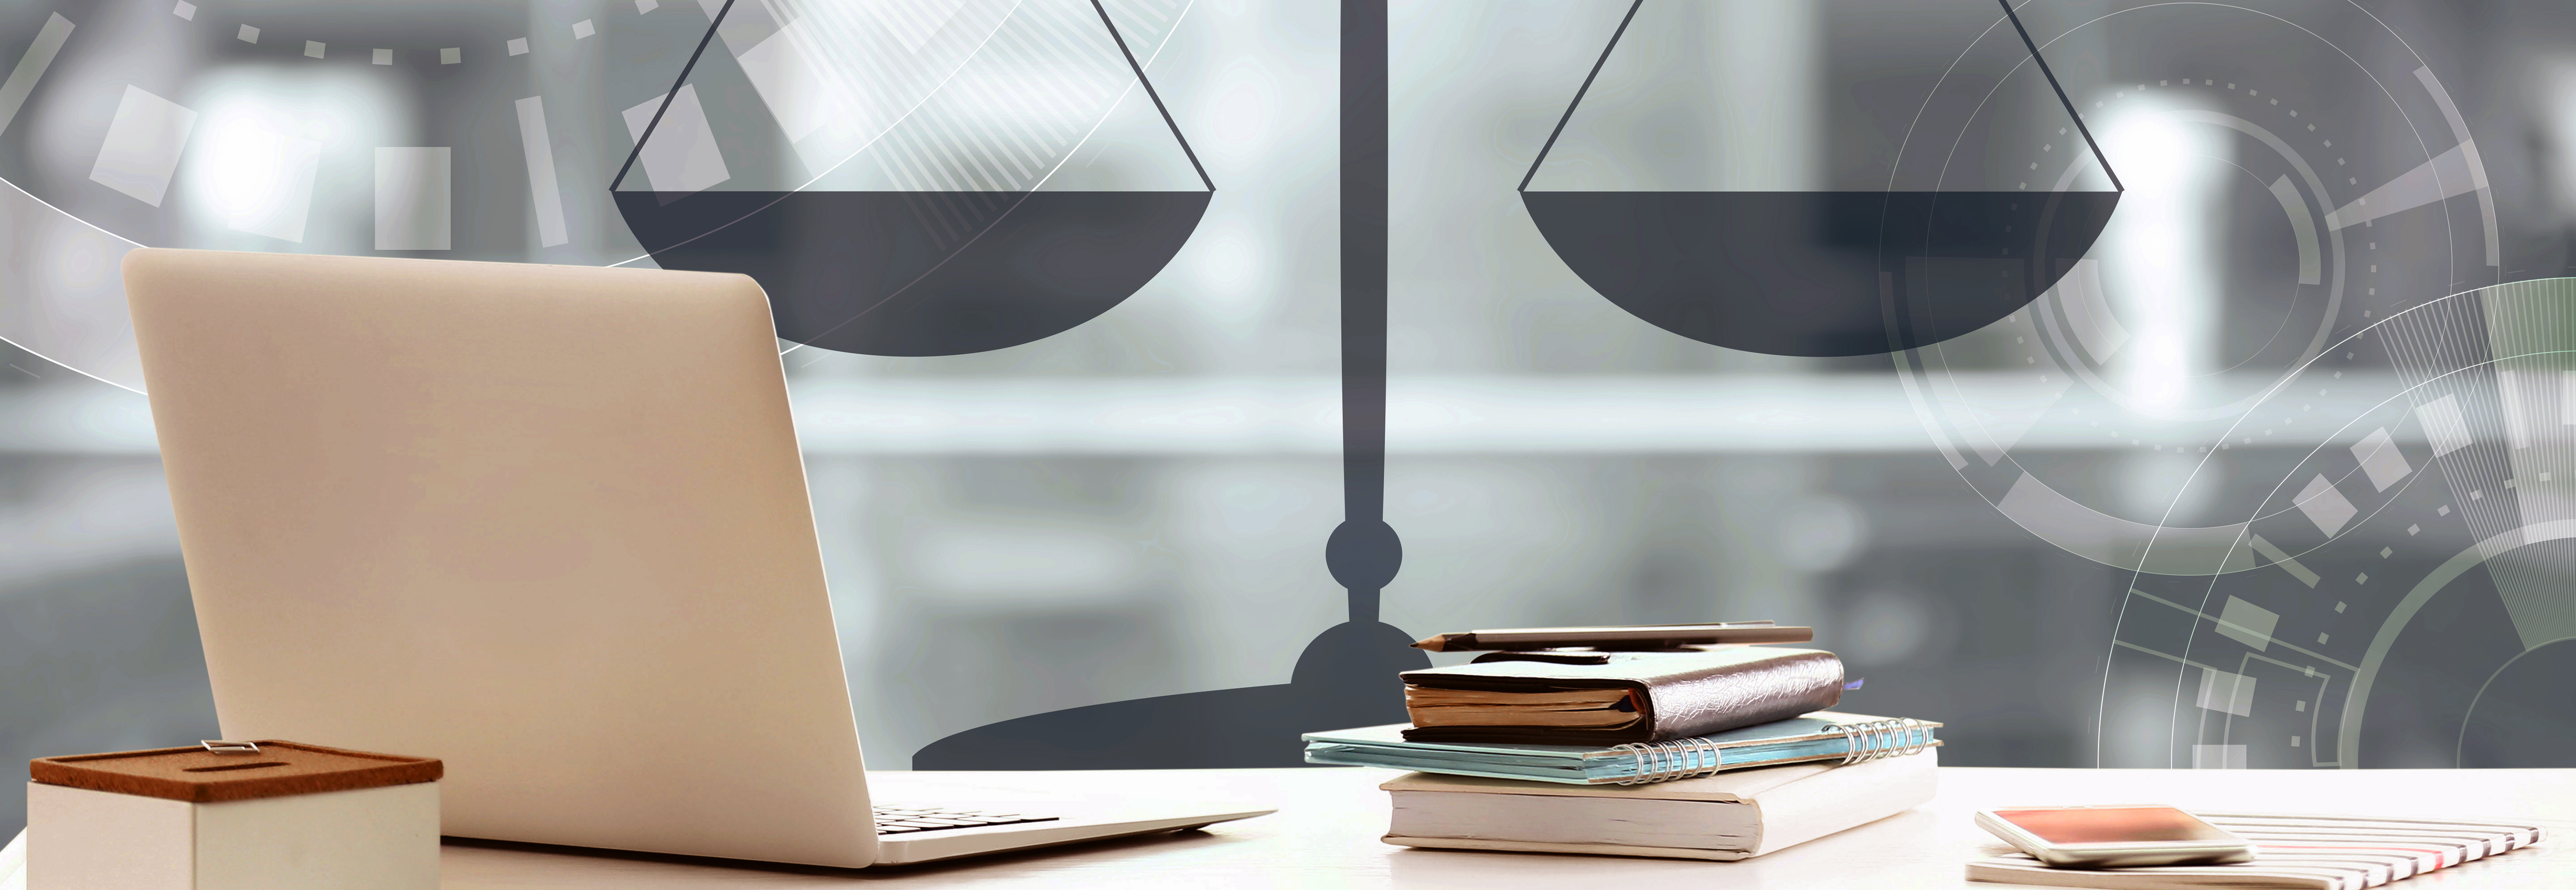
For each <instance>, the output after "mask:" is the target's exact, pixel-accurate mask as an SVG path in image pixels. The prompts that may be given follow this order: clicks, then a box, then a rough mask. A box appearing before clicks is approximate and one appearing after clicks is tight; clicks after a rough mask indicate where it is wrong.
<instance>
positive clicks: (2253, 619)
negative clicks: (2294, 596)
mask: <svg viewBox="0 0 2576 890" xmlns="http://www.w3.org/2000/svg"><path fill="white" fill-rule="evenodd" d="M2280 624H2281V613H2279V612H2274V611H2272V610H2270V609H2266V608H2263V607H2262V606H2257V605H2255V604H2253V603H2249V602H2246V601H2244V600H2241V599H2238V598H2236V597H2232V596H2231V597H2228V598H2227V605H2226V607H2224V608H2221V609H2219V610H2218V635H2219V636H2222V637H2226V638H2228V639H2231V640H2235V641H2237V642H2239V643H2243V644H2245V645H2248V646H2252V647H2254V651H2256V652H2261V651H2263V650H2266V649H2270V648H2272V628H2275V627H2278V626H2280Z"/></svg>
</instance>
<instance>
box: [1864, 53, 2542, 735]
mask: <svg viewBox="0 0 2576 890" xmlns="http://www.w3.org/2000/svg"><path fill="white" fill-rule="evenodd" d="M2077 12H2078V11H2077V10H2075V9H2072V8H2071V4H2049V3H2034V4H2031V5H2029V6H2026V7H2023V8H2022V15H2023V16H2024V19H2025V21H2026V22H2028V23H2029V25H2030V27H2031V30H2032V32H2033V36H2034V37H2035V38H2037V39H2038V40H2039V41H2040V45H2041V48H2042V51H2044V52H2048V53H2050V54H2051V55H2052V57H2053V58H2059V59H2073V60H2083V61H2082V62H2076V61H2070V62H2066V63H2062V64H2063V65H2064V66H2065V67H2068V68H2077V67H2079V66H2082V70H2080V71H2079V72H2078V73H2074V74H2070V75H2067V79H2068V81H2069V82H2068V83H2067V89H2068V91H2069V92H2070V93H2071V94H2074V95H2075V96H2076V101H2077V104H2078V107H2079V109H2080V110H2081V112H2082V113H2083V114H2084V115H2085V116H2086V119H2087V120H2088V121H2090V122H2091V125H2092V130H2093V132H2094V133H2095V134H2096V135H2097V136H2098V137H2099V138H2100V142H2101V145H2102V150H2103V152H2104V154H2105V155H2106V156H2107V157H2108V159H2109V160H2110V162H2111V163H2112V164H2113V165H2115V166H2116V167H2117V168H2118V169H2119V171H2120V172H2121V175H2122V177H2123V178H2124V179H2125V180H2126V182H2127V184H2128V186H2129V192H2128V194H2127V196H2126V198H2125V200H2124V201H2123V203H2122V205H2121V208H2120V213H2119V215H2118V216H2117V217H2115V218H2114V219H2113V220H2112V222H2111V224H2110V226H2109V227H2108V229H2107V230H2106V231H2105V232H2104V234H2103V236H2102V238H2101V240H2100V242H2099V243H2097V244H2096V245H2095V247H2094V248H2093V250H2092V252H2091V254H2090V255H2089V256H2088V257H2086V258H2085V259H2083V260H2081V261H2080V262H2079V263H2078V264H2077V267H2076V268H2075V269H2073V270H2072V271H2070V272H2069V273H2068V274H2067V276H2066V277H2065V278H2064V279H2063V280H2061V281H2060V282H2059V283H2058V285H2057V286H2056V287H2055V288H2053V289H2052V290H2051V291H2050V292H2048V293H2047V294H2044V295H2043V296H2042V297H2041V298H2040V299H2039V300H2037V301H2035V302H2033V303H2032V304H2031V305H2030V306H2029V307H2027V308H2026V309H2025V310H2024V311H2022V312H2019V313H2016V314H2014V315H2011V316H2008V317H2006V318H2005V319H2004V320H2003V321H2002V322H1999V323H1997V324H1995V325H1992V326H1990V327H1988V328H1986V329H1984V330H1981V331H1978V332H1976V333H1974V334H1971V335H1969V336H1966V337H1962V338H1959V339H1958V340H1955V341H1951V342H1948V343H1942V344H1938V345H1935V346H1930V347H1926V348H1922V349H1917V350H1912V351H1909V352H1906V353H1902V354H1899V355H1898V356H1897V363H1898V366H1899V369H1900V371H1901V372H1902V374H1903V375H1904V377H1905V380H1906V384H1907V388H1908V392H1909V393H1910V395H1911V396H1912V398H1913V401H1914V404H1915V405H1916V407H1917V409H1918V413H1919V414H1920V415H1921V417H1922V418H1923V420H1924V422H1925V425H1926V427H1927V429H1928V430H1929V431H1930V432H1931V433H1932V435H1933V438H1934V440H1935V441H1936V442H1937V443H1938V445H1939V448H1940V450H1941V451H1942V453H1943V454H1944V456H1945V457H1946V458H1947V459H1948V461H1949V463H1950V464H1951V465H1952V467H1953V468H1955V469H1956V470H1957V471H1958V472H1959V474H1960V476H1961V478H1963V479H1964V480H1965V481H1966V482H1967V483H1968V484H1969V485H1970V486H1971V487H1972V488H1974V489H1975V490H1976V491H1977V492H1978V493H1979V494H1980V495H1982V496H1983V497H1984V498H1985V499H1986V500H1987V501H1988V502H1990V503H1992V504H1993V505H1994V506H1995V508H1996V509H1997V510H1999V511H2000V512H2002V513H2003V514H2004V515H2005V516H2006V517H2008V518H2010V519H2012V520H2013V521H2014V522H2015V523H2017V524H2019V525H2021V526H2022V527H2023V528H2025V529H2027V530H2029V531H2030V532H2031V533H2032V534H2034V535H2036V536H2038V537H2040V538H2042V539H2044V540H2047V541H2048V542H2050V543H2052V544H2054V545H2056V546H2058V547H2060V548H2063V549H2065V550H2067V551H2068V552H2071V553H2075V554H2078V555H2081V556H2084V557H2086V558H2089V559H2092V560H2095V561H2097V562H2100V563H2103V564H2105V565H2108V566H2112V567H2114V568H2115V569H2118V570H2120V571H2119V572H2118V573H2117V576H2118V577H2119V578H2120V579H2121V580H2122V581H2123V582H2125V587H2126V592H2125V594H2124V596H2123V598H2122V601H2121V606H2120V608H2119V610H2118V612H2117V615H2118V624H2117V629H2116V630H2115V632H2114V638H2113V639H2112V640H2111V647H2110V651H2109V652H2108V654H2107V656H2106V664H2107V667H2106V669H2105V671H2106V672H2105V675H2104V678H2103V686H2102V692H2101V704H2100V711H2099V720H2098V727H2099V729H2098V735H2097V738H2098V748H2097V752H2096V758H2097V763H2098V765H2101V766H2133V767H2166V766H2190V767H2203V768H2241V767H2359V766H2453V765H2459V766H2565V765H2576V759H2571V758H2570V755H2569V754H2568V753H2566V751H2567V749H2566V748H2565V746H2563V745H2557V744H2555V743H2554V742H2544V741H2543V740H2545V739H2549V738H2563V737H2564V733H2565V732H2567V731H2571V730H2576V702H2571V701H2569V700H2568V697H2567V696H2566V694H2565V693H2564V692H2563V691H2559V690H2563V688H2564V687H2563V684H2552V683H2550V682H2548V681H2545V680H2541V679H2539V678H2540V677H2541V676H2543V674H2541V673H2539V672H2543V671H2547V670H2550V669H2551V666H2552V665H2561V664H2565V663H2566V662H2567V661H2568V660H2569V657H2570V655H2569V651H2568V649H2569V646H2570V645H2576V644H2563V643H2559V642H2557V641H2560V640H2563V639H2566V638H2569V637H2571V636H2576V595H2571V593H2570V592H2569V591H2570V587H2569V584H2568V579H2569V578H2570V577H2571V576H2576V570H2571V569H2569V568H2566V567H2568V566H2571V565H2576V562H2571V556H2576V544H2567V543H2565V542H2564V539H2566V538H2568V537H2569V536H2570V535H2576V527H2571V528H2570V529H2569V530H2566V531H2561V530H2560V529H2559V526H2560V525H2562V524H2566V522H2567V518H2562V517H2560V516H2559V515H2558V514H2559V513H2560V512H2563V511H2564V509H2565V508H2562V507H2561V506H2559V505H2560V504H2561V503H2562V502H2565V497H2566V496H2565V495H2560V494H2558V493H2556V492H2557V489H2556V488H2555V486H2558V485H2563V484H2566V482H2565V480H2563V479H2562V478H2560V477H2563V476H2564V475H2565V474H2566V473H2567V472H2569V470H2568V469H2562V468H2558V467H2557V466H2555V465H2553V464H2552V461H2553V460H2563V459H2564V456H2565V455H2566V454H2567V452H2566V450H2565V446H2564V445H2560V444H2554V443H2559V442H2564V441H2566V437H2567V435H2568V434H2567V433H2566V432H2564V431H2563V430H2565V429H2566V427H2564V426H2562V420H2561V417H2562V415H2563V416H2564V418H2565V420H2564V423H2570V424H2576V382H2571V379H2570V378H2564V377H2562V374H2561V372H2560V371H2558V370H2556V369H2557V368H2559V367H2561V366H2562V365H2563V366H2564V367H2568V368H2576V364H2571V363H2567V362H2564V361H2562V358H2563V356H2564V355H2565V354H2566V353H2565V351H2566V350H2569V349H2576V328H2571V327H2570V325H2569V321H2568V320H2569V319H2571V318H2576V315H2571V314H2569V313H2571V312H2576V286H2572V285H2571V283H2570V282H2568V281H2566V280H2557V279H2553V280H2543V281H2526V282H2519V283H2512V284H2499V283H2498V282H2499V281H2500V280H2501V278H2502V277H2503V276H2502V274H2501V270H2500V269H2499V268H2498V259H2497V257H2498V250H2499V245H2498V236H2497V221H2496V214H2495V207H2494V202H2493V200H2492V199H2491V197H2490V196H2489V194H2488V192H2487V190H2486V184H2487V180H2486V171H2485V168H2484V165H2483V163H2482V162H2481V160H2480V158H2479V155H2478V151H2477V145H2476V142H2475V141H2474V140H2473V139H2472V138H2471V134H2470V132H2469V130H2468V127H2467V124H2466V122H2465V120H2464V118H2463V116H2462V115H2461V113H2460V111H2459V103H2458V102H2457V101H2456V100H2455V99H2454V98H2453V96H2452V95H2451V94H2450V93H2449V92H2447V91H2446V90H2445V89H2444V87H2443V85H2442V83H2441V81H2440V78H2439V77H2437V76H2436V75H2435V73H2434V72H2433V71H2432V70H2431V69H2430V68H2429V67H2427V66H2426V64H2425V63H2424V61H2423V60H2422V59H2421V58H2420V57H2418V56H2417V55H2415V53H2414V51H2413V50H2412V49H2411V48H2409V47H2407V46H2406V44H2405V41H2404V39H2403V37H2402V36H2401V35H2399V34H2397V33H2396V32H2394V31H2392V30H2390V29H2389V28H2388V27H2387V26H2386V25H2385V24H2383V23H2381V22H2380V21H2379V20H2378V19H2376V18H2373V17H2370V16H2369V15H2368V14H2367V13H2366V12H2363V11H2362V10H2360V9H2359V8H2358V7H2356V6H2353V5H2351V4H2347V3H2340V2H2337V3H2324V2H2307V3H2289V2H2273V3H2265V2H2247V3H2241V4H2232V5H2231V4H2210V3H2189V4H2184V3H2138V4H2127V5H2123V6H2118V7H2115V8H2112V9H2109V10H2107V11H2106V10H2104V9H2103V8H2101V7H2098V6H2096V7H2091V8H2088V9H2084V10H2082V11H2081V15H2078V14H2077ZM2079 47H2080V48H2085V49H2080V50H2079V49H2077V48H2079ZM2086 63H2089V64H2086ZM2025 142H2026V143H2027V144H2026V145H2025V146H2023V147H2022V148H2021V149H2020V151H2021V154H2022V155H2023V158H2021V160H2022V161H2023V168H2024V169H2027V170H2029V171H2031V175H2033V176H2035V177H2042V178H2056V177H2064V178H2070V179H2071V178H2072V177H2075V176H2078V175H2081V174H2083V173H2084V172H2086V170H2087V169H2088V168H2089V161H2088V160H2087V159H2085V158H2082V157H2080V156H2078V157H2073V158H2070V157H2067V152H2066V146H2065V142H2064V139H2063V137H2062V136H2061V135H2060V134H2057V133H2055V132H2033V133H2029V134H2028V135H2027V137H2026V138H2025ZM2562 384H2564V385H2562ZM2562 393H2563V394H2562ZM2562 398H2563V399H2564V400H2566V401H2564V402H2562V401H2561V399H2562ZM2562 405H2563V406H2564V407H2563V408H2562ZM2568 518H2576V517H2568ZM2551 542H2559V543H2551ZM2561 613H2567V614H2568V617H2565V618H2562V617H2560V614H2561ZM2553 696H2554V698H2553ZM2552 732H2554V733H2557V734H2558V735H2555V736H2552V735H2548V733H2552Z"/></svg>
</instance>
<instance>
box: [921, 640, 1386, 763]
mask: <svg viewBox="0 0 2576 890" xmlns="http://www.w3.org/2000/svg"><path fill="white" fill-rule="evenodd" d="M1412 643H1413V640H1412V638H1410V637H1407V636H1405V634H1404V632H1403V631H1400V630H1397V629H1396V628H1394V627H1393V626H1390V625H1387V624H1383V623H1379V622H1368V623H1364V624H1363V623H1343V624H1337V625H1334V626H1333V627H1331V628H1328V629H1326V630H1325V631H1324V633H1323V634H1322V635H1320V636H1317V637H1316V638H1315V641H1314V642H1312V643H1309V644H1307V646H1306V651H1305V653H1304V654H1302V655H1300V656H1298V658H1297V669H1296V672H1295V673H1294V674H1291V675H1290V679H1289V682H1287V683H1282V684H1279V685H1276V686H1247V687H1243V688H1240V689H1217V690H1212V691H1208V692H1187V693H1182V694H1179V695H1164V696H1156V697H1154V698H1140V699H1133V700H1129V701H1121V702H1109V703H1107V704H1098V705H1090V706H1086V707H1080V708H1067V709H1065V710H1061V711H1050V712H1047V713H1044V714H1033V715H1030V716H1027V717H1021V718H1017V719H1013V720H1004V721H1002V722H1000V723H994V724H990V725H986V726H981V727H977V728H975V729H970V730H967V731H965V732H961V733H957V734H956V735H952V736H949V737H947V738H944V739H940V740H939V741H936V742H932V743H930V744H929V745H926V746H923V747H922V749H921V750H920V751H917V752H915V753H914V754H913V755H912V768H913V769H917V770H1067V769H1226V768H1246V767H1281V766H1307V765H1308V764H1307V763H1306V758H1305V753H1304V752H1305V743H1304V742H1302V741H1300V740H1299V739H1298V736H1299V735H1300V734H1302V733H1308V732H1316V731H1320V730H1328V729H1348V728H1351V727H1354V726H1377V725H1381V724H1387V723H1402V722H1405V719H1406V718H1405V714H1404V687H1403V682H1402V681H1401V680H1398V679H1397V678H1396V674H1397V673H1399V672H1401V671H1408V670H1419V669H1422V668H1427V667H1430V666H1431V659H1430V657H1429V656H1427V655H1424V654H1423V653H1422V652H1421V651H1420V650H1416V649H1413V648H1410V647H1411V645H1412Z"/></svg>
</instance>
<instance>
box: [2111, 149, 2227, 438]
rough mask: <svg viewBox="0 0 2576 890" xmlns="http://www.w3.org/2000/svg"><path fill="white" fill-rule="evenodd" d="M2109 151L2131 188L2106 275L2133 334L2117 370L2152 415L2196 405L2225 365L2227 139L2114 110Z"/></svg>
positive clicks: (2114, 227)
mask: <svg viewBox="0 0 2576 890" xmlns="http://www.w3.org/2000/svg"><path fill="white" fill-rule="evenodd" d="M2104 124H2105V125H2104V126H2103V127H2102V128H2101V133H2102V134H2103V138H2102V142H2103V144H2104V146H2105V147H2104V149H2103V151H2104V152H2105V153H2106V154H2108V155H2109V156H2111V157H2112V158H2114V159H2116V160H2117V161H2118V164H2119V170H2120V172H2121V174H2122V178H2123V179H2125V180H2127V182H2128V185H2129V192H2128V194H2127V195H2126V196H2124V197H2123V198H2122V199H2121V204H2120V213H2119V216H2118V217H2117V218H2116V219H2114V220H2112V222H2111V226H2110V228H2109V229H2108V230H2107V231H2106V232H2105V233H2104V235H2103V239H2102V241H2103V246H2102V247H2101V248H2097V249H2098V250H2101V251H2102V253H2103V255H2104V261H2103V262H2104V265H2105V267H2106V268H2105V269H2104V275H2103V281H2104V282H2106V283H2109V284H2110V288H2109V289H2110V292H2111V293H2110V296H2111V300H2112V303H2113V304H2114V305H2115V306H2117V307H2118V309H2119V316H2120V319H2121V321H2122V322H2123V323H2125V324H2126V325H2127V326H2128V329H2129V332H2130V334H2131V339H2130V341H2129V345H2128V348H2126V349H2123V350H2121V351H2120V352H2119V353H2118V354H2117V355H2115V356H2113V357H2112V360H2111V361H2110V362H2109V368H2108V370H2109V371H2110V373H2109V374H2108V375H2106V376H2109V377H2110V378H2112V379H2113V380H2114V381H2116V382H2117V384H2118V385H2119V386H2120V388H2121V389H2123V390H2126V391H2127V393H2128V394H2129V396H2130V397H2131V398H2130V399H2129V401H2130V402H2131V404H2133V405H2135V406H2136V407H2137V408H2138V409H2139V410H2141V411H2143V412H2146V413H2148V414H2150V415H2151V416H2165V415H2169V414H2171V413H2173V412H2177V411H2180V410H2182V409H2187V408H2190V407H2192V405H2193V396H2194V395H2195V394H2196V393H2197V392H2198V391H2199V389H2200V385H2199V382H2198V381H2197V380H2195V378H2197V377H2199V376H2201V375H2204V374H2207V373H2210V372H2212V371H2215V370H2217V369H2216V368H2215V367H2213V366H2212V362H2211V358H2210V354H2211V351H2212V347H2213V345H2214V344H2215V342H2216V340H2217V330H2216V324H2215V322H2216V320H2217V317H2218V306H2219V301H2220V300H2221V298H2222V294H2221V293H2220V287H2221V285H2220V277H2219V270H2220V269H2221V268H2223V267H2224V265H2225V264H2224V259H2225V257H2224V253H2223V252H2224V251H2225V250H2226V241H2227V239H2228V237H2229V235H2230V232H2229V220H2228V218H2227V215H2226V210H2227V202H2226V193H2227V184H2228V183H2229V181H2230V178H2231V177H2233V176H2235V175H2237V173H2236V169H2235V167H2234V165H2233V163H2232V160H2231V159H2232V158H2233V156H2234V150H2233V148H2232V144H2231V142H2230V141H2229V139H2228V138H2227V137H2226V136H2225V135H2224V134H2223V133H2222V132H2220V131H2219V130H2217V129H2216V128H2213V127H2208V126H2197V125H2192V124H2186V123H2184V122H2181V121H2178V120H2175V119H2173V118H2171V117H2168V116H2166V115H2163V114H2160V113H2157V112H2155V111H2153V110H2145V111H2131V112H2129V113H2124V114H2119V115H2115V116H2111V117H2108V118H2106V119H2105V120H2104Z"/></svg>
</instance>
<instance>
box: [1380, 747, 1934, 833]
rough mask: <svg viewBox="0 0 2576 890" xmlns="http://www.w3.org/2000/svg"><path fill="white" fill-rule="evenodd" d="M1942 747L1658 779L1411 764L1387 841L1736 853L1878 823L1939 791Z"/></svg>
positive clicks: (1392, 788) (1391, 786) (1390, 788)
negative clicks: (1536, 776) (1544, 776)
mask: <svg viewBox="0 0 2576 890" xmlns="http://www.w3.org/2000/svg"><path fill="white" fill-rule="evenodd" d="M1938 765H1939V758H1938V752H1937V750H1926V751H1924V752H1922V753H1919V754H1912V755H1907V756H1903V757H1890V758H1885V759H1882V760H1874V761H1870V762H1867V763H1859V764H1853V765H1851V766H1835V765H1828V764H1818V763H1802V764H1793V765H1789V766H1774V767H1763V768H1759V769H1748V770H1741V771H1735V772H1725V773H1719V774H1717V775H1714V776H1707V777H1704V778H1697V779H1682V780H1678V781H1672V782H1663V783H1659V784H1652V785H1625V786H1623V785H1566V784H1556V783H1542V782H1523V781H1513V780H1509V779H1491V778H1483V777H1477V776H1454V775H1439V774H1435V773H1412V774H1408V775H1404V776H1400V777H1397V778H1396V779H1394V780H1393V781H1389V782H1387V783H1386V784H1384V785H1380V786H1378V787H1380V788H1384V789H1386V790H1387V792H1388V793H1390V794H1391V795H1393V797H1394V802H1395V817H1394V819H1393V822H1392V824H1391V825H1390V826H1389V827H1388V829H1387V834H1386V842H1387V843H1390V844H1401V845H1404V846H1408V847H1440V848H1447V849H1456V850H1526V851H1535V852H1546V853H1592V854H1602V855H1614V856H1660V857H1668V858H1679V859H1716V860H1733V859H1745V858H1749V857H1753V856H1760V855H1762V854H1764V853H1769V852H1771V851H1773V850H1778V849H1781V848H1783V847H1789V846H1793V845H1796V844H1801V843H1805V842H1807V841H1811V840H1814V839H1816V838H1820V837H1823V836H1825V835H1828V834H1832V833H1834V832H1837V831H1841V830H1843V829H1846V828H1851V827H1854V826H1857V825H1863V824H1866V823H1870V822H1875V821H1878V820H1880V819H1884V818H1887V817H1889V816H1893V815H1896V814H1898V813H1902V812H1905V811H1906V810H1910V809H1913V808H1915V807H1917V806H1921V805H1923V804H1924V803H1926V802H1928V801H1930V800H1931V799H1932V795H1933V793H1934V792H1935V791H1936V790H1938V784H1939V773H1938V771H1937V770H1936V769H1935V767H1937V766H1938Z"/></svg>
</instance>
